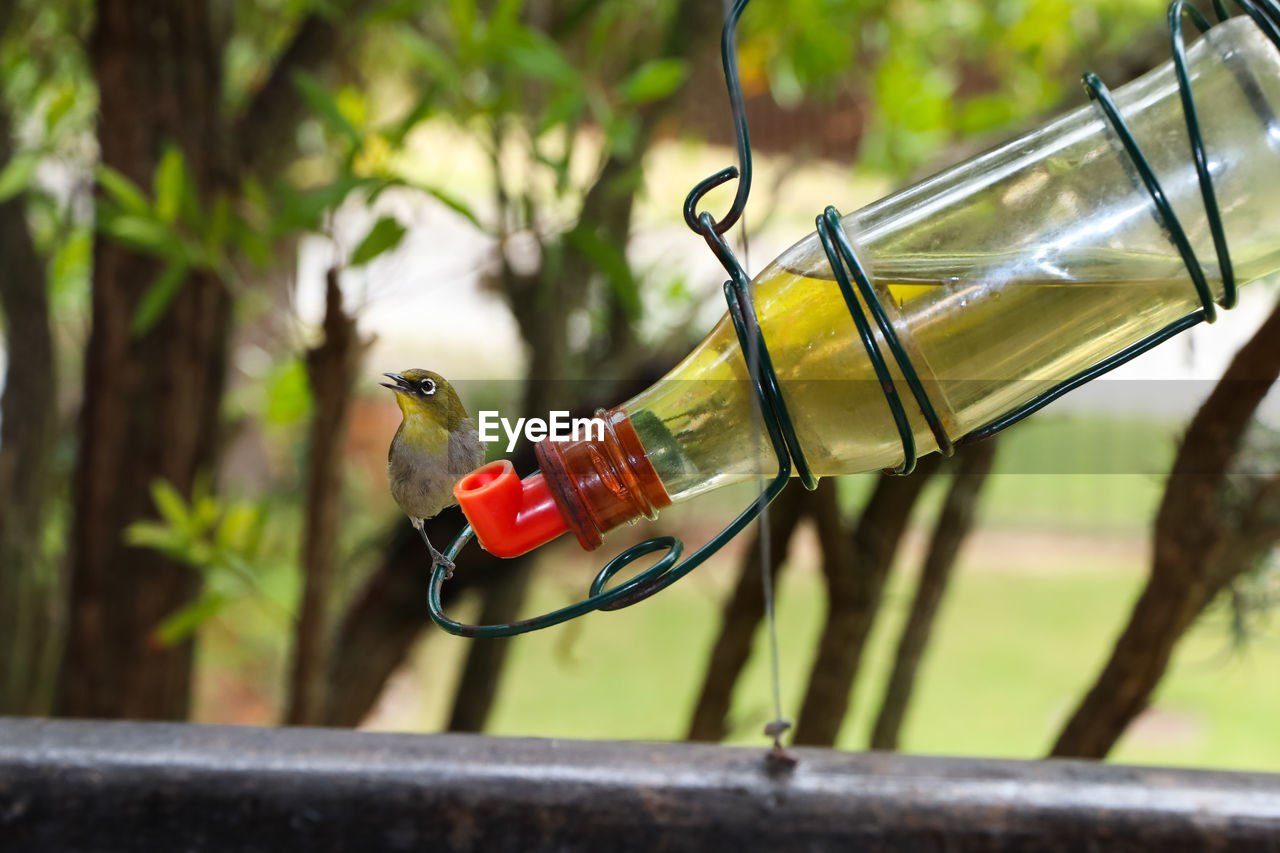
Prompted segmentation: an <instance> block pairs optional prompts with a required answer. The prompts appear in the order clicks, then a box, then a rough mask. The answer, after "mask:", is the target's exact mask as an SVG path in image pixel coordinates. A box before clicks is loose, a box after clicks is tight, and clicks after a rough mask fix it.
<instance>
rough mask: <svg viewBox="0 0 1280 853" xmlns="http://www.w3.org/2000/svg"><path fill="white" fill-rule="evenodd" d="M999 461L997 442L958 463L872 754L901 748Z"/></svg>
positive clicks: (981, 445)
mask: <svg viewBox="0 0 1280 853" xmlns="http://www.w3.org/2000/svg"><path fill="white" fill-rule="evenodd" d="M995 457H996V440H995V439H994V438H992V439H988V440H986V441H981V442H978V443H977V444H975V445H973V446H971V447H966V448H963V449H962V450H961V451H960V453H959V454H958V457H957V459H956V463H955V465H954V467H955V480H954V481H953V482H952V483H951V489H950V491H949V492H947V499H946V501H945V502H944V503H943V505H942V512H941V513H940V514H939V515H938V523H937V525H936V526H935V527H934V529H933V537H932V539H931V540H930V542H929V551H928V553H927V554H926V555H925V558H924V567H923V568H922V569H921V571H920V582H919V585H918V586H917V587H916V594H915V598H914V599H913V600H912V602H911V614H910V616H908V617H907V624H906V625H905V626H904V627H903V629H902V635H901V637H899V639H898V651H897V653H896V654H895V655H894V661H893V672H892V673H890V675H889V685H888V687H887V688H885V694H884V701H883V702H882V703H881V705H880V713H879V715H878V716H877V717H876V724H875V728H874V729H873V730H872V732H871V748H872V749H897V748H898V735H899V732H900V731H901V730H902V720H903V717H904V716H905V715H906V712H907V705H908V703H909V702H910V701H911V692H912V689H913V687H914V686H915V679H916V671H917V670H918V669H919V668H920V661H921V660H922V659H923V658H924V652H925V648H926V647H927V646H928V644H929V635H930V633H931V632H932V630H933V623H934V619H935V617H936V616H937V614H938V607H939V605H940V604H941V603H942V597H943V595H945V594H946V591H947V583H948V582H949V581H950V579H951V569H952V567H953V566H954V565H955V562H956V557H957V556H958V555H959V553H960V546H961V545H962V544H964V541H965V539H966V538H967V537H968V536H969V531H970V530H972V529H973V521H974V515H975V513H976V512H977V509H978V499H979V497H980V496H981V494H982V486H983V484H984V483H985V482H986V481H987V475H988V474H990V473H991V466H992V464H993V463H994V462H995Z"/></svg>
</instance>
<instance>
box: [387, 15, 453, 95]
mask: <svg viewBox="0 0 1280 853" xmlns="http://www.w3.org/2000/svg"><path fill="white" fill-rule="evenodd" d="M399 38H400V44H401V46H402V47H403V48H404V49H405V51H406V52H407V53H408V54H409V56H410V57H412V58H413V60H414V61H415V62H417V63H418V65H420V66H422V68H423V70H425V71H426V72H427V73H428V74H429V75H430V77H431V79H432V80H433V81H434V82H435V83H438V84H440V85H441V86H444V87H445V88H446V89H448V90H450V91H455V92H456V91H458V90H459V89H461V88H462V76H461V75H460V74H459V73H458V66H457V63H455V62H454V61H453V60H452V59H451V58H450V57H449V56H448V54H446V53H445V52H444V51H443V50H441V49H440V47H439V46H438V45H436V44H435V43H434V42H432V41H430V40H428V39H426V38H424V37H423V36H422V34H421V33H418V32H415V31H414V30H412V29H408V28H405V29H402V30H400V32H399Z"/></svg>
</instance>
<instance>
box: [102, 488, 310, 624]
mask: <svg viewBox="0 0 1280 853" xmlns="http://www.w3.org/2000/svg"><path fill="white" fill-rule="evenodd" d="M151 495H152V499H153V500H154V502H155V507H156V510H157V512H158V513H159V516H160V520H159V521H138V522H134V523H133V524H131V525H130V526H129V528H128V530H127V531H126V532H125V536H126V539H127V541H128V542H129V544H130V545H136V546H138V547H142V548H155V549H156V550H158V551H161V552H163V553H165V554H167V555H168V556H170V557H172V558H173V559H175V560H177V561H179V562H181V563H184V564H186V565H188V566H190V567H191V568H193V569H195V570H197V571H198V572H199V573H200V574H201V575H202V576H203V578H204V584H203V588H202V590H201V593H200V595H199V596H198V597H197V598H196V599H195V600H194V601H192V602H191V603H190V604H188V605H186V606H184V607H182V608H180V609H179V610H178V611H177V612H175V613H173V614H172V615H171V616H169V617H168V618H167V619H165V620H164V621H163V622H162V623H161V624H160V625H158V626H157V627H156V628H155V630H154V632H153V634H152V641H153V642H156V643H159V644H160V645H172V644H174V643H177V642H180V641H181V640H184V639H186V638H187V637H188V636H190V635H191V633H192V632H193V631H195V630H196V629H197V628H199V627H200V625H201V624H202V623H203V622H204V621H205V620H206V619H208V618H210V617H211V616H214V615H216V614H217V613H219V612H220V611H222V609H223V608H225V607H227V606H228V605H230V604H232V603H233V602H236V601H238V600H241V599H247V598H254V599H257V600H267V601H272V602H273V603H274V604H275V605H276V606H277V607H278V608H280V609H281V610H282V611H283V612H286V613H287V612H288V611H287V609H285V608H286V605H285V604H284V602H283V601H276V600H273V599H271V598H269V597H268V596H267V595H266V592H265V590H264V589H263V587H262V585H261V584H260V581H259V579H260V577H261V576H262V574H263V571H262V567H261V562H262V561H263V559H264V555H265V553H266V551H267V549H266V548H265V547H264V542H265V540H266V536H265V533H266V530H267V521H268V511H267V507H266V505H265V504H263V503H251V502H247V501H222V500H220V499H218V498H217V497H215V496H214V495H213V494H212V493H211V492H210V491H209V484H208V482H207V481H201V482H197V484H196V486H195V488H194V489H193V491H192V496H191V498H190V500H187V499H186V498H184V497H183V496H182V495H181V494H179V493H178V491H177V490H176V489H174V488H173V486H171V485H170V484H169V483H167V482H164V481H157V482H155V483H153V484H152V486H151Z"/></svg>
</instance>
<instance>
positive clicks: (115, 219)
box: [98, 213, 181, 256]
mask: <svg viewBox="0 0 1280 853" xmlns="http://www.w3.org/2000/svg"><path fill="white" fill-rule="evenodd" d="M98 230H99V231H101V232H102V233H103V234H105V235H106V236H107V237H109V238H111V239H112V240H113V241H115V242H117V243H119V244H120V245H122V246H127V247H129V248H130V249H137V250H138V251H140V252H146V253H147V254H150V255H160V256H168V255H173V254H176V252H177V250H179V249H180V248H181V235H179V234H177V233H176V232H174V230H173V229H172V228H169V227H167V226H165V225H164V224H163V223H161V222H157V221H156V220H154V219H152V218H150V217H149V216H134V215H131V214H121V215H117V216H112V215H110V214H109V213H104V215H101V216H99V217H98Z"/></svg>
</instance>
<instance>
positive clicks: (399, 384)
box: [378, 373, 409, 391]
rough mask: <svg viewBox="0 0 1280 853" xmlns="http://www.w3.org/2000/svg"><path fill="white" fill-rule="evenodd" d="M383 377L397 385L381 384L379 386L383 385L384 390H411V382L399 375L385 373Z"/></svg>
mask: <svg viewBox="0 0 1280 853" xmlns="http://www.w3.org/2000/svg"><path fill="white" fill-rule="evenodd" d="M382 375H383V376H385V377H387V378H388V379H390V380H392V381H394V382H395V383H396V384H395V385H392V384H390V383H389V382H379V383H378V384H379V385H381V386H382V387H383V388H390V389H391V390H392V391H408V390H409V380H408V379H405V378H404V377H403V376H401V375H400V374H399V373H384V374H382Z"/></svg>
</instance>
